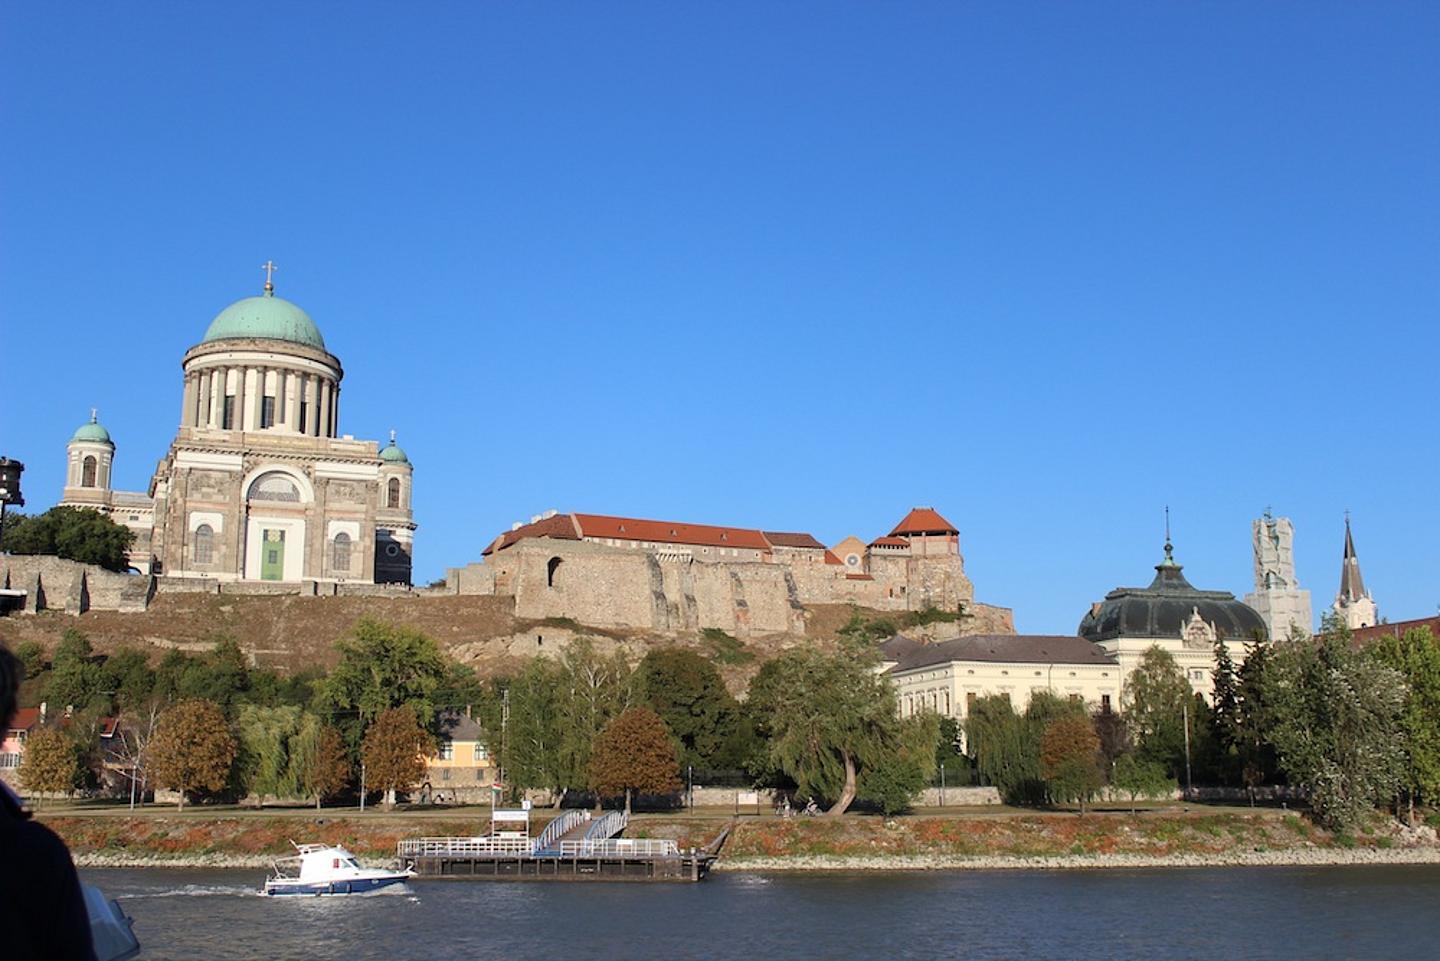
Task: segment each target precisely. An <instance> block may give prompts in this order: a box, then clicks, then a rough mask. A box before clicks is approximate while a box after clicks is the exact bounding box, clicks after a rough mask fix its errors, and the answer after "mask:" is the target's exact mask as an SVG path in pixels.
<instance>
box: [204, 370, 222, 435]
mask: <svg viewBox="0 0 1440 961" xmlns="http://www.w3.org/2000/svg"><path fill="white" fill-rule="evenodd" d="M207 380H208V381H209V389H208V391H207V392H208V394H209V395H210V405H209V407H207V408H206V411H205V426H206V427H209V428H212V429H213V428H216V427H219V426H220V407H221V403H220V400H219V399H218V397H217V396H216V395H218V394H219V393H220V390H221V388H220V368H218V367H215V368H212V369H211V370H210V372H209V375H208V377H207Z"/></svg>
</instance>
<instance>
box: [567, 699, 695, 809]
mask: <svg viewBox="0 0 1440 961" xmlns="http://www.w3.org/2000/svg"><path fill="white" fill-rule="evenodd" d="M587 772H588V775H589V777H588V780H589V786H590V787H591V788H592V789H593V790H594V791H595V793H596V795H597V796H599V797H614V796H615V795H617V794H621V793H623V794H624V795H625V813H626V814H629V813H630V805H631V800H632V798H633V796H634V795H635V794H673V793H674V792H676V791H678V790H680V777H679V768H678V765H677V762H676V760H675V745H674V743H673V742H672V741H671V738H670V732H669V731H668V730H666V728H665V722H664V721H662V720H660V716H659V715H658V714H656V713H655V712H654V711H652V710H650V709H649V708H648V707H632V708H629V709H628V710H626V711H624V712H623V713H622V714H620V715H619V716H618V717H616V718H615V719H614V720H612V721H611V722H610V723H608V724H606V725H605V728H604V730H602V731H600V733H599V734H597V735H596V736H595V743H594V745H593V746H592V748H591V750H590V757H589V762H588V764H587Z"/></svg>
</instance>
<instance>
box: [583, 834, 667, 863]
mask: <svg viewBox="0 0 1440 961" xmlns="http://www.w3.org/2000/svg"><path fill="white" fill-rule="evenodd" d="M560 856H561V857H562V858H627V857H635V858H673V857H679V856H680V846H679V845H678V844H676V843H675V842H674V841H670V840H667V839H662V838H629V839H627V838H611V839H610V840H607V841H561V842H560Z"/></svg>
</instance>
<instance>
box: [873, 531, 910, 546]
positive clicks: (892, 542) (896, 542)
mask: <svg viewBox="0 0 1440 961" xmlns="http://www.w3.org/2000/svg"><path fill="white" fill-rule="evenodd" d="M870 546H871V547H909V546H910V542H909V541H907V540H906V539H905V538H903V537H896V536H894V535H893V534H892V535H891V536H889V537H877V538H875V539H874V540H873V541H871V542H870Z"/></svg>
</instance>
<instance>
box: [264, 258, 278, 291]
mask: <svg viewBox="0 0 1440 961" xmlns="http://www.w3.org/2000/svg"><path fill="white" fill-rule="evenodd" d="M260 269H261V270H263V271H265V296H266V297H274V296H275V281H274V279H273V277H274V274H275V271H276V270H277V269H278V268H277V267H276V266H275V261H273V260H267V261H265V262H264V263H263V264H261V265H260Z"/></svg>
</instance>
